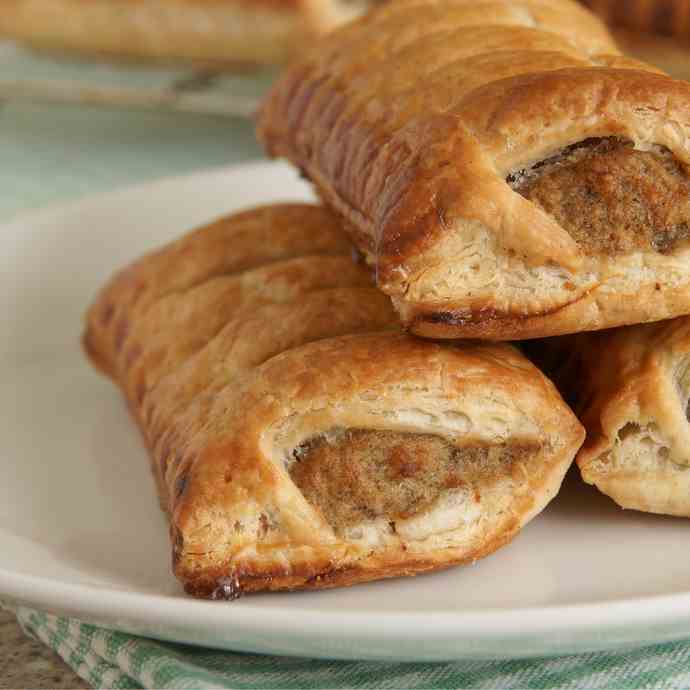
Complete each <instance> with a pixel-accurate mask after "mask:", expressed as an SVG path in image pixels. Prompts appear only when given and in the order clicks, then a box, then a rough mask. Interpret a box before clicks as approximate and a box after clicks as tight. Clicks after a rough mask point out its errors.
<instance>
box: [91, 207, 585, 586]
mask: <svg viewBox="0 0 690 690" xmlns="http://www.w3.org/2000/svg"><path fill="white" fill-rule="evenodd" d="M84 342H85V346H86V349H87V351H88V352H89V354H90V355H91V357H92V359H93V360H94V362H95V363H96V364H97V365H98V366H99V367H100V368H101V369H102V370H103V371H105V372H106V373H108V374H109V375H110V376H111V377H112V378H113V379H114V380H115V381H116V382H117V383H118V384H119V386H120V387H121V388H122V390H123V392H124V393H125V397H126V399H127V402H128V404H129V407H130V410H131V412H132V415H133V416H134V418H135V420H136V421H137V423H138V424H139V426H140V428H141V431H142V433H143V435H144V438H145V440H146V443H147V445H148V448H149V450H150V457H151V463H152V468H153V474H154V476H155V478H156V482H157V486H158V491H159V495H160V500H161V503H162V505H163V507H164V509H165V510H167V512H168V515H169V519H170V526H171V537H172V543H173V563H174V570H175V573H176V574H177V576H178V577H179V578H180V579H181V580H182V582H183V583H184V586H185V588H186V590H187V591H188V592H190V593H192V594H195V595H199V596H206V597H212V598H233V597H235V596H237V595H238V594H240V593H241V592H251V591H256V590H265V589H268V590H276V589H291V588H320V587H331V586H336V585H347V584H353V583H356V582H362V581H366V580H373V579H378V578H384V577H391V576H396V575H412V574H415V573H418V572H423V571H427V570H434V569H437V568H442V567H445V566H449V565H452V564H455V563H462V562H465V561H471V560H475V559H477V558H480V557H482V556H484V555H486V554H488V553H490V552H492V551H493V550H495V549H496V548H498V547H499V546H501V545H502V544H504V543H506V542H507V541H509V540H510V539H511V538H512V537H513V536H514V535H515V534H516V533H517V532H518V531H519V529H520V528H521V526H522V525H523V524H525V522H527V521H528V520H529V519H531V518H532V517H533V516H534V515H536V514H537V513H538V512H539V511H540V510H541V509H542V508H543V507H544V506H545V505H546V504H547V503H548V501H549V500H550V499H551V498H552V497H553V496H554V495H555V493H556V492H557V490H558V488H559V485H560V483H561V480H562V478H563V475H564V473H565V471H566V469H567V468H568V466H569V464H570V463H571V460H572V458H573V457H574V455H575V452H576V451H577V449H578V448H579V446H580V443H581V442H582V438H583V435H584V431H583V429H582V427H581V426H580V424H579V423H578V421H577V419H576V418H575V416H574V415H573V414H572V413H571V411H570V410H569V408H568V407H567V406H566V405H565V404H564V403H563V401H562V400H561V399H560V397H559V395H558V393H557V392H556V390H555V388H554V387H553V385H552V384H551V383H550V382H549V381H548V380H547V379H546V378H545V377H544V376H543V375H542V374H541V373H540V372H539V371H538V370H537V369H536V368H535V367H534V366H533V365H532V364H531V363H529V362H528V360H526V359H525V358H524V357H523V356H522V355H520V354H519V353H518V352H517V351H516V350H514V349H513V348H511V347H509V346H507V345H489V344H487V345H481V344H439V343H433V342H427V341H422V340H418V339H416V338H414V337H412V336H407V335H404V334H403V333H401V332H400V330H399V327H398V325H397V318H396V317H395V314H394V312H393V310H392V308H391V306H390V303H389V300H388V298H387V297H385V295H383V294H382V293H381V292H380V291H378V290H377V289H376V288H375V287H373V286H372V284H371V278H370V275H369V272H368V271H367V270H366V269H365V268H364V266H363V265H362V264H358V263H355V262H354V261H353V260H352V257H351V253H350V249H349V246H348V244H347V242H346V240H345V237H344V235H343V234H342V232H341V230H340V228H339V226H338V224H337V223H336V221H335V219H334V216H332V215H331V214H330V213H329V212H327V211H326V210H325V209H323V208H319V207H316V206H308V205H291V206H274V207H266V208H262V209H256V210H253V211H248V212H245V213H240V214H238V215H235V216H232V217H230V218H226V219H223V220H221V221H218V222H217V223H214V224H212V225H209V226H207V227H204V228H202V229H200V230H197V231H195V232H192V233H191V234H189V235H187V236H185V237H183V238H182V239H180V240H178V241H177V242H174V243H172V244H170V245H168V246H166V247H163V248H162V249H161V250H159V251H157V252H155V253H153V254H150V255H148V256H146V257H144V258H143V259H141V260H140V261H138V262H136V263H135V264H133V265H132V266H130V267H129V268H127V269H125V270H124V271H122V272H121V273H119V274H117V275H116V276H115V277H114V278H113V279H112V280H111V281H110V283H109V284H108V285H107V286H106V287H105V288H104V289H103V291H102V292H101V294H100V296H99V297H98V299H97V301H96V302H95V304H94V305H93V307H92V308H91V310H90V311H89V314H88V328H87V332H86V335H85V338H84Z"/></svg>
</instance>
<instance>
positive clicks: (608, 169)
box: [508, 137, 690, 256]
mask: <svg viewBox="0 0 690 690" xmlns="http://www.w3.org/2000/svg"><path fill="white" fill-rule="evenodd" d="M508 182H509V183H510V184H511V186H512V187H513V189H515V190H516V191H518V192H519V193H520V194H521V195H522V196H524V197H525V198H526V199H529V200H530V201H531V202H533V203H535V204H536V205H537V206H539V208H541V209H543V210H544V211H545V212H546V213H548V214H550V215H551V216H553V217H554V218H555V219H556V220H557V221H558V223H559V224H560V225H561V226H563V228H565V229H566V230H567V232H568V233H569V234H570V236H571V237H572V238H573V239H574V240H575V241H576V242H577V244H578V246H579V247H580V249H581V250H582V251H583V252H584V253H586V254H587V255H590V256H596V255H600V254H603V255H607V256H619V255H624V254H631V253H633V252H636V251H643V252H644V251H655V252H660V253H662V254H670V253H672V252H673V251H674V250H676V249H678V248H679V247H681V246H682V247H685V246H687V240H688V238H689V237H690V230H689V228H688V223H689V222H690V178H689V177H688V168H687V167H686V166H685V165H683V164H681V163H680V162H679V161H678V160H677V159H676V158H675V157H674V156H673V154H672V153H671V152H670V151H668V150H667V149H664V148H662V147H654V148H653V149H652V150H649V151H637V150H635V148H634V146H633V144H632V142H630V141H623V140H620V139H616V138H614V137H608V138H604V139H589V140H587V141H583V142H579V143H578V144H574V145H573V146H569V147H568V148H567V149H565V150H564V151H563V152H561V153H560V154H558V155H556V156H553V157H552V158H548V159H546V160H543V161H540V162H539V163H537V164H536V165H534V166H532V167H531V168H530V169H528V170H520V171H517V172H516V173H513V174H511V175H509V176H508Z"/></svg>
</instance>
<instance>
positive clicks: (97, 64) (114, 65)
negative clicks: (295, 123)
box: [0, 40, 276, 118]
mask: <svg viewBox="0 0 690 690" xmlns="http://www.w3.org/2000/svg"><path fill="white" fill-rule="evenodd" d="M275 75H276V69H275V68H271V67H269V68H257V67H255V68H251V67H249V66H245V67H244V68H239V67H238V68H237V69H236V70H235V71H234V72H232V71H221V72H219V71H212V70H209V69H203V68H197V67H190V66H184V65H182V66H181V65H173V66H170V65H155V64H154V65H147V64H135V63H128V62H120V63H118V62H107V61H99V60H96V61H94V60H88V59H85V58H76V57H69V56H66V55H51V54H43V53H40V52H34V51H31V50H26V49H24V48H22V47H21V46H19V45H16V44H14V43H12V42H11V41H1V40H0V99H1V100H2V101H29V102H35V103H76V104H79V105H99V106H105V107H109V108H113V107H115V108H133V109H137V110H172V111H180V112H190V113H203V114H206V115H224V116H233V117H245V118H246V117H251V116H252V114H253V113H254V112H255V111H256V109H257V107H258V105H259V103H260V101H261V98H262V97H263V95H264V94H265V93H266V92H267V91H268V89H269V87H270V85H271V82H272V81H273V80H274V78H275Z"/></svg>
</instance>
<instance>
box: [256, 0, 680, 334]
mask: <svg viewBox="0 0 690 690" xmlns="http://www.w3.org/2000/svg"><path fill="white" fill-rule="evenodd" d="M688 123H690V84H688V83H685V82H680V81H674V80H673V79H671V78H670V77H668V76H666V75H664V74H662V73H658V72H655V71H654V69H653V68H651V67H648V66H645V65H644V64H642V63H638V62H636V61H634V60H632V59H629V58H626V57H624V56H622V55H621V54H619V52H618V50H617V48H616V46H615V45H614V44H613V42H612V39H611V38H610V36H609V34H608V33H607V32H606V30H605V28H604V26H603V25H602V24H601V23H600V21H599V20H598V19H597V18H595V17H594V15H592V14H591V13H590V12H589V11H588V10H586V9H585V8H583V7H582V6H580V5H579V4H577V3H576V2H574V1H571V0H512V1H511V0H396V2H393V3H390V4H386V5H383V6H381V7H379V8H378V9H375V10H373V11H372V12H370V13H369V15H367V16H366V17H364V18H362V19H360V20H357V21H355V22H353V23H351V24H349V25H348V26H346V27H343V28H342V29H340V30H338V31H336V32H334V34H332V35H331V36H330V37H329V39H328V40H327V41H323V42H320V43H318V44H317V45H316V46H315V47H314V49H313V51H312V52H311V53H310V54H309V55H308V56H306V57H304V59H301V60H299V61H297V62H296V63H294V64H293V65H292V66H291V68H290V69H288V70H287V72H286V73H285V75H284V76H283V78H282V79H281V80H279V81H278V82H277V84H276V85H275V86H274V88H273V90H272V91H271V93H270V94H269V96H268V98H267V100H266V101H265V102H264V104H263V107H262V110H261V115H260V118H259V123H258V133H259V136H260V138H261V140H262V141H263V143H264V145H265V147H266V149H267V150H268V152H269V153H270V154H272V155H274V156H286V157H287V158H289V159H290V160H291V161H292V162H293V163H295V164H296V165H297V166H299V168H300V169H301V170H302V172H303V173H304V174H305V175H306V176H307V177H309V178H310V179H311V180H312V181H313V182H314V184H315V185H316V187H317V189H318V191H319V193H320V195H321V196H322V198H323V199H324V200H325V201H326V202H327V203H328V204H330V205H331V206H332V207H333V208H334V209H335V211H336V212H337V213H339V214H340V215H341V216H342V217H343V218H344V219H345V223H346V226H347V228H348V230H349V232H350V234H351V236H352V238H353V239H354V241H355V243H356V244H357V246H358V247H359V249H360V250H361V251H362V252H363V254H364V255H365V256H366V258H367V260H368V261H369V262H370V263H371V264H372V265H375V267H376V271H377V276H378V284H379V287H380V288H381V289H382V290H383V291H384V292H385V293H386V294H388V295H390V296H391V297H392V299H393V303H394V305H395V308H396V309H397V311H398V312H399V314H400V316H401V318H402V321H403V323H404V325H405V326H406V327H407V328H409V329H411V330H412V331H413V332H414V333H417V334H420V335H424V336H430V337H441V338H455V337H481V338H487V339H496V340H509V339H517V338H534V337H538V336H546V335H557V334H561V333H571V332H577V331H581V330H596V329H601V328H606V327H610V326H614V325H622V324H629V323H639V322H645V321H654V320H659V319H663V318H668V317H671V316H675V315H679V314H683V313H688V312H690V245H689V239H690V225H689V223H690V176H689V172H688V163H690V139H689V136H690V125H689V124H688Z"/></svg>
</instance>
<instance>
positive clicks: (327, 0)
mask: <svg viewBox="0 0 690 690" xmlns="http://www.w3.org/2000/svg"><path fill="white" fill-rule="evenodd" d="M353 16H355V10H354V9H353V8H352V7H351V6H350V5H348V4H347V3H344V4H343V3H342V2H341V1H340V0H2V2H0V35H5V36H9V37H11V38H15V39H19V40H21V41H25V42H27V43H29V44H31V45H32V46H34V47H36V48H41V49H46V50H60V51H68V52H78V53H86V54H90V55H104V56H107V57H119V58H129V59H134V60H161V61H176V60H187V61H193V62H198V63H204V64H205V63H208V64H211V65H213V64H220V65H233V64H241V63H276V62H284V61H285V60H286V59H287V58H288V57H289V56H290V55H291V54H292V53H293V52H295V50H297V49H300V48H301V46H302V45H303V43H304V41H305V40H306V39H308V38H309V37H310V36H313V35H315V34H317V33H320V32H322V31H326V30H329V29H331V28H333V27H334V26H335V25H336V24H338V23H341V22H343V21H346V20H347V19H350V18H352V17H353Z"/></svg>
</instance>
